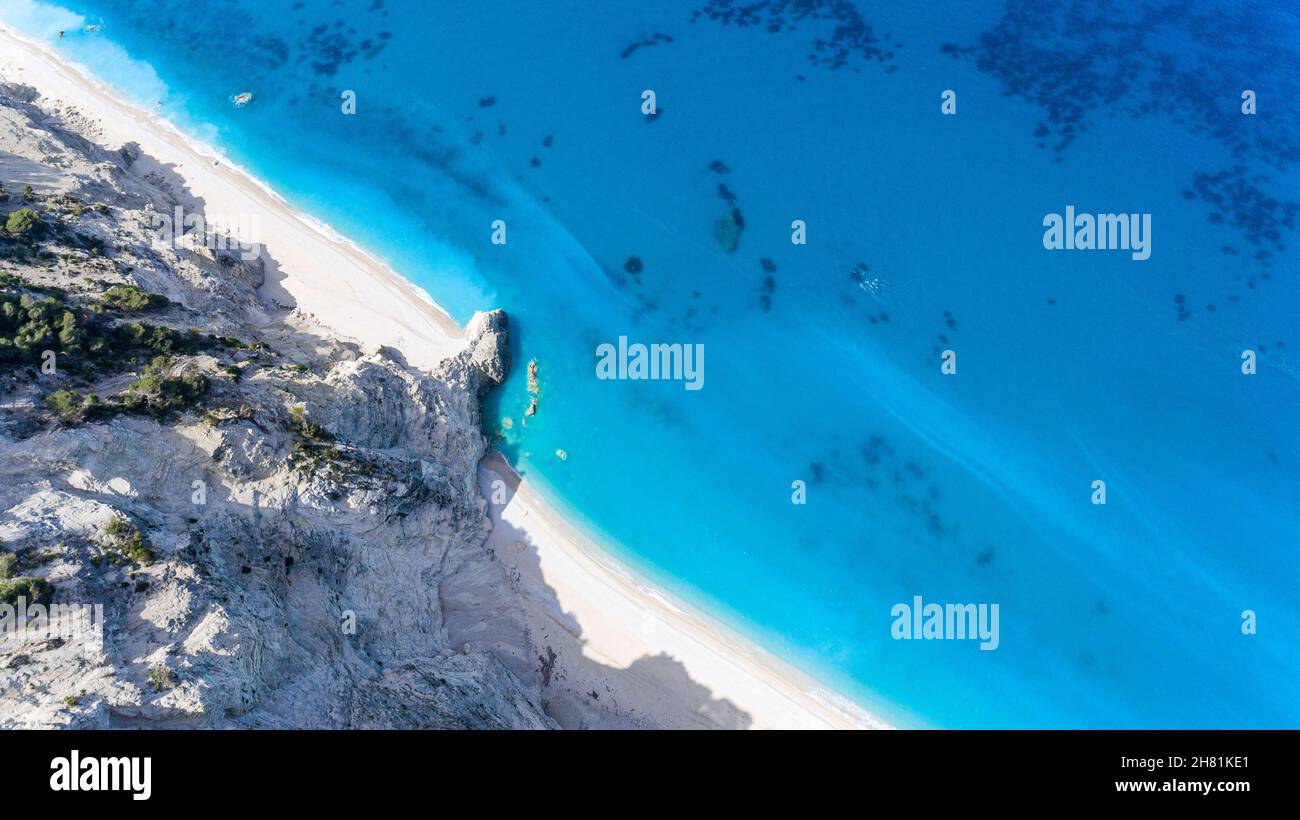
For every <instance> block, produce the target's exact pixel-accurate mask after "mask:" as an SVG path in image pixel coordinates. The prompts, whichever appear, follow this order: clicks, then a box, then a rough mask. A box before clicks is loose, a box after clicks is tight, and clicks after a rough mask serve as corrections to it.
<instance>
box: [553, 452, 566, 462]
mask: <svg viewBox="0 0 1300 820" xmlns="http://www.w3.org/2000/svg"><path fill="white" fill-rule="evenodd" d="M555 455H556V456H557V457H558V458H559V459H560V461H568V460H569V454H568V453H567V452H565V451H564V450H556V451H555Z"/></svg>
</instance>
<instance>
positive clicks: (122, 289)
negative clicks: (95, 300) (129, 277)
mask: <svg viewBox="0 0 1300 820" xmlns="http://www.w3.org/2000/svg"><path fill="white" fill-rule="evenodd" d="M100 298H101V301H102V302H103V303H104V304H106V305H108V306H110V307H115V308H117V309H118V310H125V311H141V310H155V309H157V308H161V307H166V306H167V305H168V304H169V302H168V299H167V297H166V296H160V295H158V294H156V293H145V292H144V291H142V290H140V289H139V288H138V287H136V286H135V285H114V286H113V287H111V288H109V289H108V290H106V291H104V295H103V296H102V297H100Z"/></svg>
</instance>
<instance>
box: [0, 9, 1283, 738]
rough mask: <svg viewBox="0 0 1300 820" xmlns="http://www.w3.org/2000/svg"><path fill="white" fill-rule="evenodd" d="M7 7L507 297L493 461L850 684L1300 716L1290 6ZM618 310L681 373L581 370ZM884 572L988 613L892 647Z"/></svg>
mask: <svg viewBox="0 0 1300 820" xmlns="http://www.w3.org/2000/svg"><path fill="white" fill-rule="evenodd" d="M0 21H2V22H5V23H6V24H9V25H11V26H14V27H15V28H17V29H19V30H20V31H23V32H25V33H26V34H27V35H29V36H31V37H34V38H38V39H40V40H42V41H43V42H46V43H48V44H50V45H51V46H53V47H54V48H56V49H57V50H58V51H60V52H61V53H63V54H66V55H67V56H68V57H69V58H71V59H73V60H75V61H77V62H79V63H81V64H82V65H84V66H86V67H88V68H89V69H90V70H91V71H92V72H93V73H94V74H96V75H97V76H98V77H100V78H101V79H103V80H104V81H105V82H106V83H108V84H109V85H111V86H113V87H115V88H116V89H117V90H119V91H120V92H121V93H123V94H124V95H126V96H128V97H129V98H131V99H133V100H135V101H137V102H139V103H140V104H141V105H143V106H145V107H148V108H153V107H154V105H155V102H156V101H161V103H162V104H161V106H158V109H159V110H160V111H162V112H164V113H165V114H166V115H167V116H168V117H169V118H171V119H172V120H173V121H174V122H176V123H177V124H178V125H179V126H180V127H181V128H182V129H184V130H185V131H187V132H188V133H190V134H192V135H194V136H195V137H197V138H200V139H203V140H206V141H209V142H212V143H213V144H216V145H219V146H221V147H222V148H223V149H224V150H225V151H226V152H227V153H228V154H229V156H230V157H231V159H232V160H234V161H235V162H237V163H239V164H240V165H242V166H244V167H245V168H247V169H249V171H250V172H252V173H253V174H254V175H256V176H257V177H258V178H260V179H263V180H265V181H266V182H268V183H269V184H270V185H271V186H272V187H274V188H275V189H276V190H277V191H279V192H280V193H281V194H282V195H284V196H285V197H286V198H287V199H288V200H289V201H290V202H292V203H293V204H294V205H296V206H299V207H301V208H303V209H304V210H306V211H308V212H310V213H311V214H313V215H315V216H317V217H319V218H321V219H322V220H324V221H325V222H327V223H329V224H330V225H332V226H333V227H335V228H336V229H337V230H339V231H340V232H342V233H344V234H345V235H348V236H350V237H352V238H354V239H355V240H357V241H358V242H359V243H360V244H361V245H363V246H364V247H366V248H367V249H369V250H371V251H372V252H374V253H376V254H377V255H379V256H381V257H383V258H385V259H387V260H388V261H389V262H390V263H391V264H392V265H393V266H394V267H395V268H396V269H397V270H399V271H400V272H401V273H402V274H403V275H405V276H407V277H408V278H410V279H411V280H413V281H415V282H416V283H418V284H419V285H421V286H422V287H424V288H425V289H427V290H428V291H429V292H430V293H431V294H432V295H433V296H434V298H435V299H436V300H437V301H438V302H439V303H440V304H442V305H443V306H444V307H446V308H447V309H448V310H449V311H450V312H451V313H452V314H453V315H454V317H455V318H456V319H457V320H458V321H461V322H464V321H465V320H467V319H468V318H469V316H470V315H471V314H472V312H473V311H474V310H478V309H486V308H494V307H501V308H504V309H505V310H507V311H508V312H509V313H510V316H511V321H512V329H513V330H514V339H513V344H514V346H515V351H514V353H515V360H516V362H517V363H518V366H517V367H516V368H515V371H514V373H513V374H512V376H511V378H510V380H509V382H508V383H507V384H506V385H505V387H504V388H503V389H502V390H501V391H499V393H497V394H496V395H494V396H493V397H492V399H491V400H490V404H489V407H488V409H487V415H488V423H489V429H488V430H486V431H485V432H487V433H489V434H499V435H500V436H501V437H502V438H501V440H500V442H499V446H500V447H501V448H502V449H503V450H504V451H505V452H506V453H507V454H508V455H509V456H510V457H511V459H512V460H513V461H514V463H515V464H516V465H517V467H518V468H519V470H520V471H521V472H522V473H524V474H525V475H526V476H528V478H529V479H530V480H532V481H534V482H536V484H537V485H538V486H539V487H540V488H541V489H542V490H543V492H544V493H545V494H546V495H547V496H548V498H550V499H551V500H552V501H553V502H554V503H555V504H556V505H557V506H559V507H560V508H561V509H563V510H565V511H566V512H567V513H569V514H570V515H572V516H573V517H574V518H575V519H576V520H578V521H579V522H581V523H582V524H583V526H585V527H586V528H587V529H588V530H589V531H590V532H592V533H593V534H594V535H596V536H597V538H598V540H600V541H601V542H602V543H605V544H608V545H609V546H610V549H611V550H612V551H613V552H614V553H615V555H616V556H617V557H618V559H619V560H621V561H623V562H626V563H627V564H629V565H630V566H632V567H634V568H636V569H637V570H639V571H640V572H642V573H644V574H646V575H647V576H649V577H650V578H651V579H652V580H653V582H654V583H655V584H657V585H660V586H662V587H663V588H665V589H666V590H668V591H670V592H672V593H674V594H676V595H678V596H681V597H683V598H685V599H687V600H689V601H691V602H693V603H695V604H696V605H697V606H700V607H703V608H705V609H707V610H708V611H710V612H712V613H714V614H716V615H718V616H719V617H721V618H724V619H725V620H727V621H728V622H729V623H731V624H732V625H734V626H736V627H738V628H740V629H742V630H743V631H745V632H746V633H747V634H750V635H752V636H754V637H755V638H756V639H757V640H758V641H759V642H760V643H762V644H763V645H764V646H766V647H767V648H768V649H770V650H772V651H773V652H774V653H776V654H778V655H780V656H781V657H784V658H786V659H788V660H790V661H792V662H793V663H795V664H797V665H799V666H801V667H802V668H804V669H806V670H808V671H809V672H810V673H812V674H814V675H815V676H817V677H820V678H822V679H824V680H826V681H828V682H829V683H830V684H832V685H833V686H835V687H836V688H838V689H839V690H841V691H843V692H845V693H847V694H849V695H851V696H852V697H854V698H855V699H856V700H858V701H859V702H861V703H862V704H863V705H864V706H865V707H867V708H868V709H870V710H874V711H878V712H880V713H882V714H883V715H884V716H885V717H887V718H888V719H890V720H893V721H895V722H897V723H899V724H901V725H904V726H940V727H1292V728H1295V727H1300V698H1298V697H1297V689H1300V594H1298V592H1300V469H1297V468H1298V466H1300V444H1297V437H1296V430H1297V420H1298V411H1300V378H1298V376H1300V369H1298V367H1300V358H1298V355H1300V334H1298V333H1297V329H1298V328H1300V321H1298V319H1297V315H1298V313H1300V297H1298V296H1297V289H1296V284H1297V283H1296V271H1297V263H1298V262H1300V256H1297V253H1296V251H1295V246H1296V244H1297V241H1300V236H1297V232H1296V225H1295V220H1296V215H1297V213H1298V212H1300V203H1297V202H1295V201H1293V200H1294V199H1300V193H1298V192H1300V186H1298V185H1297V182H1298V181H1300V178H1298V175H1297V160H1300V114H1298V113H1297V109H1296V107H1295V100H1296V99H1298V98H1300V94H1298V93H1297V91H1298V90H1300V89H1297V87H1296V86H1297V83H1298V82H1300V81H1298V80H1297V78H1298V77H1300V72H1298V71H1297V69H1300V11H1297V9H1296V7H1295V6H1294V5H1292V4H1285V3H1272V2H1253V1H1252V0H1241V1H1240V2H1211V1H1210V0H1188V1H1186V2H1159V3H1156V2H1117V1H1115V0H1100V1H1099V2H1078V3H1062V2H1033V1H1032V0H1008V2H1005V3H1001V2H992V0H986V1H983V2H974V1H972V2H942V3H915V2H889V3H870V4H869V3H865V2H849V0H802V1H794V0H760V1H759V2H752V3H751V2H728V0H665V1H664V2H653V3H651V2H628V1H627V0H604V1H603V2H600V1H598V0H571V1H570V0H566V1H565V2H558V1H555V2H524V1H523V0H511V2H482V3H474V4H466V3H455V2H433V1H432V0H330V1H329V2H326V0H300V1H299V2H295V1H294V0H256V2H253V0H204V1H203V2H195V0H184V2H182V1H181V0H147V1H146V0H58V3H57V4H54V3H46V2H35V1H34V0H3V1H2V2H0ZM87 25H98V26H99V27H100V28H99V29H98V30H96V31H90V32H87V31H85V27H86V26H87ZM60 30H62V31H65V32H66V33H65V36H64V37H62V38H58V37H57V36H56V34H57V32H58V31H60ZM1246 89H1249V90H1251V91H1252V92H1254V99H1255V101H1256V105H1257V109H1256V113H1254V114H1250V115H1247V114H1243V113H1242V110H1241V108H1242V105H1243V101H1242V93H1243V91H1244V90H1246ZM646 90H651V91H653V92H654V95H655V102H656V112H657V113H656V114H655V115H654V116H650V117H647V116H646V115H645V114H644V113H643V111H642V105H643V92H644V91H646ZM945 90H952V91H954V92H955V94H956V113H955V114H952V115H945V114H944V113H943V111H942V110H941V104H942V95H943V92H944V91H945ZM243 91H250V92H253V94H254V95H255V97H254V100H253V102H252V103H251V104H250V105H248V106H246V107H244V108H236V107H234V106H233V105H232V104H231V103H230V97H231V95H232V94H236V93H239V92H243ZM346 91H353V92H355V98H356V114H355V115H345V114H344V113H343V112H342V102H343V100H342V97H343V94H344V92H346ZM1070 205H1072V206H1074V207H1075V209H1076V210H1078V211H1080V212H1089V213H1141V214H1150V215H1151V226H1152V227H1151V234H1150V239H1151V245H1150V249H1151V255H1150V258H1149V259H1147V260H1145V261H1138V260H1134V259H1132V258H1131V254H1130V253H1128V252H1125V251H1119V250H1114V251H1102V250H1092V251H1087V250H1073V251H1066V250H1059V251H1048V250H1046V249H1045V248H1044V244H1043V231H1044V228H1043V219H1044V216H1045V215H1047V214H1051V213H1064V212H1065V209H1066V207H1067V206H1070ZM494 220H504V221H505V223H506V226H507V241H506V243H505V244H504V245H494V244H492V242H491V241H490V238H491V233H492V229H491V224H492V222H493V221H494ZM720 220H722V221H723V227H722V228H719V221H720ZM795 220H803V222H804V224H805V225H806V238H807V242H806V244H802V245H798V244H793V243H792V242H791V233H792V230H791V225H792V222H794V221H795ZM742 226H743V227H742ZM737 233H738V242H736V244H735V247H734V248H728V247H726V246H727V245H729V244H731V243H732V242H733V241H734V240H735V239H736V235H737ZM268 240H269V244H270V245H271V247H272V248H273V247H274V238H273V237H270V238H268ZM619 336H627V337H629V339H631V340H633V341H641V342H647V343H648V342H679V343H683V344H702V345H703V346H704V349H705V350H706V352H707V355H706V359H705V361H706V366H705V386H704V388H703V389H701V390H698V391H687V390H685V389H684V387H683V384H682V383H681V382H675V381H627V380H624V381H617V380H614V381H608V380H600V379H597V378H596V377H595V373H594V363H595V353H594V351H595V350H596V348H597V346H598V345H600V344H602V343H604V342H611V343H615V342H616V341H617V339H618V337H619ZM944 350H952V351H954V352H955V353H956V354H957V365H958V366H957V372H956V374H954V375H945V374H943V373H941V371H940V356H941V353H942V351H944ZM1244 350H1251V351H1254V353H1255V355H1256V356H1257V372H1256V373H1255V374H1254V375H1245V374H1243V373H1242V358H1241V356H1242V352H1243V351H1244ZM533 358H535V359H537V361H538V363H539V372H540V377H541V386H542V397H541V403H540V408H539V413H538V415H537V416H536V417H534V418H532V419H530V420H529V423H528V425H527V426H524V425H523V424H522V423H521V420H522V416H523V411H524V408H525V407H526V406H527V403H528V392H527V389H526V381H525V380H526V375H525V372H524V367H523V366H522V365H523V363H524V362H527V361H528V360H530V359H533ZM505 417H510V418H511V419H512V420H513V425H512V427H511V428H510V429H509V430H501V429H500V425H499V420H500V419H502V418H505ZM557 449H562V450H564V451H565V452H566V453H567V456H568V457H567V459H566V460H561V459H560V458H558V457H557V456H556V455H555V452H556V450H557ZM1097 480H1101V481H1104V482H1105V483H1106V494H1107V495H1106V503H1105V504H1104V505H1100V504H1094V503H1093V496H1094V490H1093V482H1094V481H1097ZM796 481H803V482H805V486H806V501H807V503H806V504H795V503H792V498H791V496H792V493H793V492H794V490H793V489H792V483H793V482H796ZM916 595H920V596H922V597H923V598H924V600H925V601H927V602H938V603H946V602H950V603H996V604H998V605H999V607H1000V644H999V646H998V648H997V649H996V650H994V651H980V649H979V648H978V646H977V644H976V642H973V641H969V640H949V641H921V640H914V641H906V640H895V639H894V638H893V637H892V636H891V625H892V623H893V618H892V617H891V614H890V613H891V608H892V607H893V606H894V605H895V604H898V603H909V604H910V603H911V602H912V600H913V596H916ZM1246 610H1250V611H1252V612H1253V613H1254V614H1255V618H1256V621H1255V623H1256V625H1257V632H1256V634H1243V622H1244V621H1243V612H1244V611H1246Z"/></svg>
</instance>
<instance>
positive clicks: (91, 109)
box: [0, 26, 885, 728]
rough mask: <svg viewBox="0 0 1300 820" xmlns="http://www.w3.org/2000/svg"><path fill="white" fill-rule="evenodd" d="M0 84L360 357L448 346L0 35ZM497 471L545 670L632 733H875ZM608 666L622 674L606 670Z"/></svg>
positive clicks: (122, 108)
mask: <svg viewBox="0 0 1300 820" xmlns="http://www.w3.org/2000/svg"><path fill="white" fill-rule="evenodd" d="M0 75H3V77H4V79H5V80H7V81H8V82H12V83H22V84H26V85H30V86H33V87H35V88H36V89H37V90H39V91H40V93H41V94H42V96H43V97H44V98H45V99H46V101H47V102H48V101H56V102H57V103H58V104H59V105H60V107H65V106H66V107H68V108H69V109H75V110H76V111H78V112H80V114H82V115H84V116H85V117H87V118H89V119H90V120H92V121H93V122H94V124H95V127H96V131H97V134H96V136H97V139H98V140H99V141H100V142H101V143H103V144H105V145H107V146H110V147H117V146H120V145H123V144H125V143H128V142H135V143H137V144H138V145H139V146H140V148H141V149H142V151H143V153H144V154H145V155H148V156H149V157H151V158H152V159H154V160H157V161H158V162H160V163H162V164H164V165H166V166H170V168H171V170H173V171H175V172H176V173H177V174H179V175H180V176H181V177H182V178H184V180H185V181H186V184H187V185H188V187H189V189H190V191H191V192H192V193H193V194H194V195H195V196H196V197H198V198H199V199H201V200H202V201H203V203H204V205H205V206H206V208H207V209H208V211H209V212H210V213H215V214H239V215H241V216H252V217H254V220H253V224H255V225H257V227H258V236H254V237H241V238H243V239H245V240H246V241H253V242H260V243H262V244H264V245H265V247H266V251H267V253H268V254H269V256H270V257H271V258H273V259H274V260H275V261H276V263H277V265H278V271H275V272H274V274H275V275H269V276H268V285H267V287H266V288H265V289H264V294H263V295H264V296H266V297H268V298H273V299H276V300H278V301H280V302H281V303H283V304H291V305H295V306H296V308H297V310H298V311H300V312H301V313H303V314H305V315H308V316H310V317H312V318H314V319H315V320H316V321H318V322H320V323H321V324H323V325H325V326H326V327H328V328H330V329H331V330H332V331H334V332H335V333H336V334H337V335H338V336H340V337H342V338H345V339H350V340H353V341H356V342H358V343H360V344H362V345H363V346H365V347H367V348H374V347H375V346H377V345H386V346H391V347H394V348H397V349H398V350H400V351H402V353H403V354H404V356H405V357H406V359H407V361H408V362H410V363H411V364H412V365H414V366H416V367H419V368H421V369H425V370H428V369H431V368H432V367H433V366H434V365H435V364H437V362H439V361H440V360H441V359H442V358H444V357H446V356H448V355H452V354H454V353H456V352H457V351H458V350H460V349H461V348H462V347H463V345H464V341H463V338H462V335H461V330H460V328H458V327H457V326H456V324H455V323H454V322H453V321H452V320H451V318H450V317H449V316H448V315H447V313H446V312H445V311H443V310H442V309H441V308H439V307H438V306H437V305H436V303H434V302H433V301H432V299H430V297H429V296H428V295H427V294H426V293H424V291H422V290H421V289H420V288H418V287H416V286H415V285H413V284H411V283H410V282H407V281H406V280H404V279H403V278H401V276H399V275H398V274H397V273H395V272H394V271H393V270H392V269H391V268H389V267H388V266H387V265H385V264H384V263H382V262H381V261H379V260H377V259H376V258H374V257H372V256H370V255H368V254H367V253H365V252H364V251H362V250H361V249H360V248H358V247H357V246H355V245H354V244H352V243H350V242H348V241H347V240H346V239H344V238H342V237H340V236H338V235H336V234H334V233H333V232H332V231H330V230H329V229H328V228H327V227H326V226H324V225H321V224H320V223H318V222H316V221H314V220H312V219H311V218H310V217H308V216H306V215H305V214H302V213H300V212H297V211H295V210H294V209H293V208H292V207H290V206H289V205H288V204H287V203H286V202H285V201H284V200H283V199H281V198H280V197H278V196H277V195H276V194H275V193H273V192H272V191H270V190H269V189H268V188H267V187H266V186H264V185H262V184H261V183H259V182H258V181H257V180H255V179H253V178H252V177H251V176H249V175H248V174H246V173H244V172H242V171H241V170H240V169H238V168H236V167H234V166H232V165H231V163H229V162H228V161H227V160H226V159H225V158H224V157H222V156H221V155H220V152H218V151H216V150H214V149H212V148H211V147H208V146H204V145H201V144H198V143H195V142H192V141H190V140H189V139H188V138H186V137H185V136H184V135H182V134H181V133H180V132H179V131H177V130H176V129H175V128H174V127H173V126H171V125H170V124H169V123H167V122H166V121H164V120H163V119H161V118H160V117H158V116H156V115H155V114H153V113H151V112H147V111H144V110H142V109H141V108H139V107H137V106H135V105H133V104H131V103H128V102H126V101H124V100H122V99H120V98H119V97H117V96H116V95H115V94H113V93H112V92H110V91H109V90H108V89H107V88H106V87H105V86H103V85H102V84H100V83H99V82H97V81H96V80H94V79H93V78H91V77H90V76H88V75H87V74H86V73H85V72H83V71H81V70H80V69H78V68H77V67H75V66H72V65H70V64H69V63H67V62H65V61H63V60H62V59H61V58H59V57H58V56H57V55H56V54H55V53H54V51H53V50H52V49H50V48H48V47H46V46H43V45H40V44H37V43H32V42H30V41H28V40H26V39H23V38H21V37H19V36H18V35H16V34H14V33H13V32H12V31H10V30H8V29H6V28H5V27H3V26H0ZM488 307H502V308H504V309H505V310H506V311H507V312H509V310H510V306H509V305H493V306H488ZM497 477H500V478H502V479H504V480H506V481H507V482H508V483H510V484H511V485H512V487H513V492H512V495H511V497H510V501H509V503H508V504H506V505H505V506H504V508H503V509H499V510H492V515H493V519H494V524H495V525H496V528H495V530H494V533H493V536H492V539H491V541H490V543H489V546H490V547H491V548H492V549H494V550H495V551H496V554H497V555H499V556H501V557H502V560H503V561H505V562H506V565H507V566H508V567H510V568H512V569H513V570H515V571H516V572H517V580H518V583H517V586H518V589H519V592H520V593H521V595H522V597H523V601H522V603H523V606H524V609H525V612H526V616H527V621H528V627H529V630H530V632H531V633H532V634H533V636H534V638H535V639H536V640H538V642H539V643H540V644H546V643H548V642H553V643H555V644H556V645H557V646H559V645H561V643H562V641H561V638H563V637H564V636H567V640H568V641H569V642H570V643H571V645H572V647H573V649H572V650H571V651H569V652H568V653H567V654H566V652H565V651H561V653H560V657H559V659H558V661H557V662H556V669H558V670H562V672H563V674H564V676H565V682H566V686H567V687H569V688H571V689H573V690H575V691H578V692H586V691H588V690H589V689H590V690H593V691H604V692H608V693H609V694H608V695H606V697H610V698H614V699H616V700H617V702H618V704H619V707H620V710H623V711H628V712H631V713H634V714H635V715H637V716H638V718H639V719H640V721H641V722H642V723H643V724H644V725H661V726H683V727H685V726H712V725H724V726H736V727H752V728H869V727H884V726H885V724H884V722H883V721H879V720H876V719H874V718H873V717H871V716H869V715H868V714H867V713H865V712H863V711H861V710H859V709H857V708H856V707H855V706H853V705H852V704H850V703H848V702H847V701H842V699H840V698H838V697H837V696H835V695H832V694H830V693H829V692H828V690H827V687H824V686H822V685H820V684H819V683H817V682H816V681H814V680H812V679H811V678H809V677H808V676H806V675H804V674H802V673H801V672H799V671H798V670H796V669H794V668H793V667H791V666H790V665H789V664H786V663H784V662H782V661H781V660H779V659H778V658H776V657H774V656H772V655H771V654H769V653H767V652H765V651H764V650H762V649H760V648H759V647H758V646H757V645H755V644H754V643H753V642H751V641H749V640H748V639H746V638H744V637H743V636H741V635H739V634H738V633H736V632H734V631H733V630H731V629H729V628H727V627H725V626H723V625H722V624H721V623H718V622H717V621H715V620H713V619H710V618H706V617H704V616H702V615H697V614H693V613H692V612H690V611H689V608H688V607H686V606H684V605H681V604H679V603H676V602H674V601H672V600H671V599H670V598H668V597H667V596H665V595H663V594H661V593H659V592H656V591H654V590H653V589H651V588H650V586H649V585H648V584H645V583H643V582H640V581H638V580H637V579H636V578H635V577H634V576H633V575H632V574H630V573H629V572H627V571H625V570H624V569H622V568H621V567H619V566H618V565H617V564H616V563H615V562H614V561H613V560H612V559H611V558H610V557H609V556H608V555H607V554H605V553H604V552H603V551H602V550H600V549H599V547H598V546H597V545H592V544H590V543H588V541H587V539H585V538H584V537H583V536H582V535H581V533H579V532H578V531H577V529H576V528H575V527H573V526H571V525H570V524H569V522H567V521H566V520H564V519H563V518H562V517H561V516H558V515H556V514H555V513H554V512H553V511H552V510H550V509H549V508H548V506H547V504H546V503H545V501H544V500H542V499H541V498H540V497H539V495H538V494H537V493H536V492H535V491H534V490H533V489H531V488H530V487H529V485H528V482H527V481H522V482H519V481H517V478H516V477H515V476H514V475H513V473H511V472H510V471H509V468H508V467H506V466H505V465H504V463H503V462H501V461H500V460H499V459H490V460H486V461H485V462H484V465H483V467H482V468H481V473H480V478H481V481H482V482H483V483H490V482H491V480H492V479H494V478H497ZM489 508H491V505H489ZM552 633H554V635H555V636H556V637H555V639H554V641H552V640H551V638H550V637H549V636H550V635H551V634H552ZM574 653H581V655H582V657H583V658H585V659H589V660H590V661H592V663H591V664H584V663H582V662H581V660H580V659H579V658H575V657H572V655H573V654H574ZM611 668H613V669H615V670H621V671H619V672H617V673H615V674H610V669H611ZM601 687H605V688H604V689H601ZM561 708H562V704H561ZM684 709H687V710H690V711H691V713H690V714H685V715H684V714H683V710H684ZM562 722H564V721H562ZM574 722H578V721H574Z"/></svg>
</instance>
